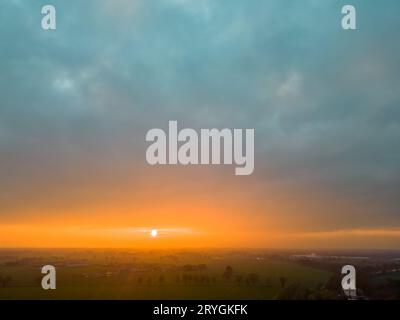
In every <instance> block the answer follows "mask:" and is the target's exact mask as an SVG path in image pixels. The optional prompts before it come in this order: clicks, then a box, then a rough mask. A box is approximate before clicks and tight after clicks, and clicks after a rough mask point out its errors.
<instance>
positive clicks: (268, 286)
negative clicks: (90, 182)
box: [0, 252, 331, 299]
mask: <svg viewBox="0 0 400 320" xmlns="http://www.w3.org/2000/svg"><path fill="white" fill-rule="evenodd" d="M41 257H42V259H43V261H46V260H48V261H49V262H51V261H50V260H53V261H56V262H58V263H60V261H64V263H63V265H61V266H57V289H56V290H48V291H46V290H43V289H42V288H41V287H40V279H41V277H42V275H41V273H40V267H39V266H37V265H34V266H33V265H30V263H21V265H9V264H7V263H3V264H0V275H8V276H11V277H12V281H11V282H10V283H9V284H8V285H7V286H6V287H0V299H274V297H276V296H277V294H278V293H279V292H280V291H281V290H282V283H281V281H280V279H281V278H285V280H286V281H285V284H284V287H287V286H288V285H290V284H293V283H301V284H302V285H304V286H306V287H313V286H316V285H318V284H324V283H326V281H327V280H328V279H329V277H330V276H331V274H330V273H328V272H325V271H320V270H316V269H313V268H310V267H305V266H301V265H298V264H296V263H294V262H291V261H284V260H279V259H272V258H262V259H259V258H257V255H256V254H254V255H245V256H244V257H241V256H240V255H239V254H236V255H232V254H225V253H218V256H212V255H210V254H206V253H204V252H201V253H184V254H180V253H177V254H174V255H173V256H171V255H170V254H165V253H164V252H163V253H137V254H129V255H124V254H120V255H110V252H105V253H97V254H96V255H88V254H87V253H85V256H84V259H85V260H84V261H85V263H84V264H82V265H70V266H69V265H68V263H66V262H65V261H67V262H68V261H69V260H72V261H74V259H75V260H76V259H78V258H79V259H82V254H80V253H74V255H64V256H62V255H61V257H60V255H58V257H57V258H54V257H52V256H50V255H42V256H41ZM28 261H29V260H28ZM36 264H40V263H36ZM50 264H51V263H50ZM189 264H190V266H198V265H202V266H203V267H202V268H200V269H197V267H193V268H194V269H193V270H186V269H185V268H184V267H183V266H185V265H186V266H188V265H189ZM55 265H57V264H56V263H55ZM227 266H231V267H232V270H233V271H232V273H231V275H230V277H224V276H223V274H224V271H225V269H226V267H227ZM186 268H187V267H186ZM124 270H125V271H124ZM126 270H128V271H126ZM249 274H252V275H253V276H254V275H256V276H255V278H256V280H254V282H253V283H249V282H247V280H246V279H248V277H249ZM184 280H185V281H184Z"/></svg>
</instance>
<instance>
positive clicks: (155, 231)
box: [150, 229, 158, 238]
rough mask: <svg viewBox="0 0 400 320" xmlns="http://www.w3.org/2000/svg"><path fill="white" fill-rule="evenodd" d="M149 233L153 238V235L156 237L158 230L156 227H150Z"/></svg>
mask: <svg viewBox="0 0 400 320" xmlns="http://www.w3.org/2000/svg"><path fill="white" fill-rule="evenodd" d="M150 235H151V237H152V238H155V237H157V235H158V231H157V230H156V229H152V230H151V231H150Z"/></svg>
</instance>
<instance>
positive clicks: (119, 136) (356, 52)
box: [0, 0, 400, 225]
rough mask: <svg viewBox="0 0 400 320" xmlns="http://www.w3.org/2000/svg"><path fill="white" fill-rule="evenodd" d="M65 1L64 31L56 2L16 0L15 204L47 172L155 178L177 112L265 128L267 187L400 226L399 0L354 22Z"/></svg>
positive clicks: (285, 6)
mask: <svg viewBox="0 0 400 320" xmlns="http://www.w3.org/2000/svg"><path fill="white" fill-rule="evenodd" d="M52 3H54V5H56V7H57V17H58V26H57V30H56V31H54V32H44V31H43V30H41V28H40V19H41V15H40V9H41V6H42V5H43V3H42V1H22V0H20V1H18V0H10V1H2V3H1V4H0V39H1V43H0V71H1V72H0V104H1V106H0V155H1V156H0V179H1V182H0V200H1V202H2V203H3V208H6V210H4V211H3V210H2V211H1V212H0V215H2V216H4V217H6V216H7V217H11V216H12V215H13V208H14V207H15V206H16V204H15V203H17V202H18V201H21V197H22V198H23V197H27V199H28V203H30V201H37V199H38V198H39V199H46V194H41V192H40V191H38V190H39V189H41V188H40V187H41V186H43V183H44V184H46V183H47V184H49V185H51V186H53V187H54V188H60V185H63V184H64V188H67V189H68V186H69V183H70V184H71V185H74V182H75V181H81V180H82V176H83V177H85V175H86V179H85V180H86V182H85V183H87V184H88V185H91V183H92V184H95V185H96V186H97V187H99V185H100V186H101V185H102V184H107V183H108V182H109V181H110V179H111V180H112V181H114V185H115V184H118V182H119V181H121V179H122V180H124V179H126V177H124V173H126V171H127V170H128V171H129V172H130V174H131V175H132V177H133V176H135V175H136V176H137V175H140V172H141V170H142V169H141V168H142V167H143V166H145V163H144V154H145V143H144V136H145V133H146V131H147V130H149V129H151V128H154V127H163V128H165V127H166V125H167V121H168V120H173V119H177V120H179V123H180V124H181V125H182V126H187V127H195V128H200V127H201V128H208V127H214V126H215V127H220V128H222V127H235V128H242V127H243V128H255V129H256V171H255V173H254V175H253V176H252V177H250V178H249V179H251V181H253V182H254V188H255V189H257V190H260V189H261V190H262V188H263V185H264V184H265V185H271V184H272V185H273V184H279V185H284V186H287V187H288V188H290V187H294V188H301V187H302V186H304V188H309V189H310V190H313V188H314V189H317V190H324V191H325V192H327V193H328V194H331V195H337V196H338V197H342V198H343V197H344V198H346V199H348V200H354V202H355V203H357V206H359V207H360V208H365V210H366V211H367V210H370V211H371V206H372V208H373V213H370V214H371V217H372V218H371V219H370V220H369V221H370V223H371V224H375V225H376V224H377V223H379V222H381V224H382V225H387V224H388V223H397V224H398V225H399V224H400V213H399V212H398V207H399V200H398V199H399V198H400V194H399V191H398V190H400V170H399V169H400V167H399V163H400V152H399V141H400V111H399V110H400V94H399V88H400V77H399V74H400V43H399V41H398V30H399V27H400V20H399V17H398V12H399V9H400V3H399V2H398V1H395V0H384V1H380V2H378V1H375V2H368V3H367V2H365V1H356V0H354V1H352V3H354V4H355V5H356V6H357V9H358V30H357V31H351V32H345V31H343V30H342V29H341V28H340V17H341V15H340V9H341V6H342V5H344V4H345V3H344V2H343V1H333V0H331V1H316V0H308V1H288V0H285V1H281V0H279V1H278V0H276V1H256V0H250V1H239V0H233V1H222V0H203V1H195V0H193V1H192V0H160V1H155V0H154V1H141V0H135V1H124V0H117V1H106V0H101V1H94V0H93V1H85V2H81V1H76V0H75V1H55V0H54V1H52ZM130 166H131V167H130ZM99 172H100V173H99ZM225 173H226V172H225V171H223V172H222V173H220V174H221V175H224V174H225ZM122 177H124V178H122ZM128 177H130V175H129V174H128ZM60 182H61V183H60ZM56 186H58V187H56ZM71 188H73V187H72V186H71ZM56 190H57V189H56ZM59 190H61V189H59ZM64 191H65V190H64ZM75 191H76V190H75ZM258 192H259V191H258ZM261 193H262V192H261ZM76 194H78V195H79V191H77V192H76ZM78 195H77V197H79V196H78ZM84 195H85V193H84V192H83V193H82V195H81V196H82V197H84ZM18 199H19V200H18ZM33 199H36V200H33ZM360 211H361V212H362V210H360ZM340 214H341V213H338V215H340ZM343 214H344V213H343ZM356 218H357V219H361V218H362V213H360V214H359V215H357V217H356ZM365 223H366V222H363V224H365ZM355 224H356V223H355Z"/></svg>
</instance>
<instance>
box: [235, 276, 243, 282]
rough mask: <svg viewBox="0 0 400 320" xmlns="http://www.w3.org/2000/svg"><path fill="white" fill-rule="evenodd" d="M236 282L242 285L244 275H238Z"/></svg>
mask: <svg viewBox="0 0 400 320" xmlns="http://www.w3.org/2000/svg"><path fill="white" fill-rule="evenodd" d="M236 282H237V284H238V285H241V284H242V282H243V276H242V275H241V274H238V275H237V276H236Z"/></svg>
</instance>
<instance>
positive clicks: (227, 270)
mask: <svg viewBox="0 0 400 320" xmlns="http://www.w3.org/2000/svg"><path fill="white" fill-rule="evenodd" d="M232 274H233V268H232V267H231V266H227V267H226V268H225V271H224V274H223V275H222V276H223V277H224V278H225V279H227V280H229V279H230V278H232Z"/></svg>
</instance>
